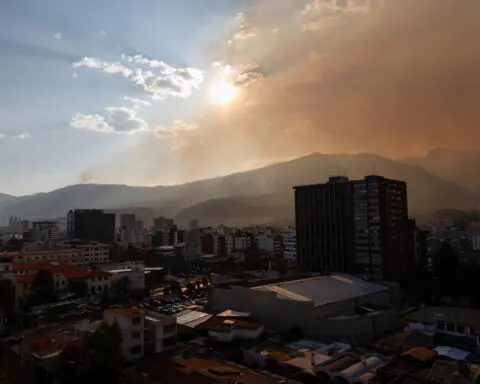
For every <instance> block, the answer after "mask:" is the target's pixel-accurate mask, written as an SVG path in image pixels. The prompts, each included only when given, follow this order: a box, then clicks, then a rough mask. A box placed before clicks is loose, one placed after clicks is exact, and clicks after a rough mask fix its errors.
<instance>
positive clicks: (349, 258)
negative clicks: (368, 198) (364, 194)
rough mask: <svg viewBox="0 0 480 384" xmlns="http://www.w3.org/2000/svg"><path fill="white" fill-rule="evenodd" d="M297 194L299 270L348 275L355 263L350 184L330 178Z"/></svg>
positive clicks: (299, 187)
mask: <svg viewBox="0 0 480 384" xmlns="http://www.w3.org/2000/svg"><path fill="white" fill-rule="evenodd" d="M294 190H295V226H296V231H297V236H296V241H297V265H298V268H299V270H300V271H302V272H340V273H349V272H350V271H351V269H352V266H353V261H354V247H353V244H354V237H353V197H352V184H351V182H350V181H349V180H348V178H346V177H330V178H329V180H328V182H327V183H325V184H317V185H306V186H296V187H294Z"/></svg>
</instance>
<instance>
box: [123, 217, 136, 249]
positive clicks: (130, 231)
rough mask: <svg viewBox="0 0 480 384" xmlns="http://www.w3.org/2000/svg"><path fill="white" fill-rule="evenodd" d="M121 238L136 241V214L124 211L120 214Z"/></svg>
mask: <svg viewBox="0 0 480 384" xmlns="http://www.w3.org/2000/svg"><path fill="white" fill-rule="evenodd" d="M120 234H121V240H122V241H126V242H133V241H135V214H134V213H123V214H121V215H120Z"/></svg>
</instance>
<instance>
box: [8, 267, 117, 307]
mask: <svg viewBox="0 0 480 384" xmlns="http://www.w3.org/2000/svg"><path fill="white" fill-rule="evenodd" d="M13 271H14V277H15V280H16V285H15V288H16V290H15V296H16V302H17V305H18V306H21V305H22V304H23V303H24V302H25V300H26V299H27V297H28V295H29V294H31V288H32V284H33V282H34V280H35V275H36V274H37V273H38V272H39V271H48V272H50V273H51V274H52V276H53V278H54V286H55V290H56V291H62V290H66V289H68V288H69V286H70V284H71V283H81V284H84V286H85V293H86V295H93V296H105V295H108V294H109V291H110V276H111V275H110V274H109V273H108V272H105V271H102V270H99V269H91V268H87V267H80V266H75V265H68V264H59V263H56V262H50V263H49V262H37V263H14V264H13Z"/></svg>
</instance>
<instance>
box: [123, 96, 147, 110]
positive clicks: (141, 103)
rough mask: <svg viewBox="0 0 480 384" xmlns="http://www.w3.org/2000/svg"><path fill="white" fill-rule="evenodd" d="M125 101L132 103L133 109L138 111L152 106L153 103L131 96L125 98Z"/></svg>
mask: <svg viewBox="0 0 480 384" xmlns="http://www.w3.org/2000/svg"><path fill="white" fill-rule="evenodd" d="M123 100H125V101H129V102H131V103H132V104H133V107H134V108H136V109H140V108H141V107H149V106H150V105H152V103H151V102H149V101H147V100H141V99H137V98H135V97H130V96H125V97H124V98H123Z"/></svg>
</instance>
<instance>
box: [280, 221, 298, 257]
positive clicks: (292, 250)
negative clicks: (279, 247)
mask: <svg viewBox="0 0 480 384" xmlns="http://www.w3.org/2000/svg"><path fill="white" fill-rule="evenodd" d="M283 258H284V259H285V260H287V261H288V262H289V263H296V262H297V232H296V231H295V230H294V229H289V230H287V231H285V232H283Z"/></svg>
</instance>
